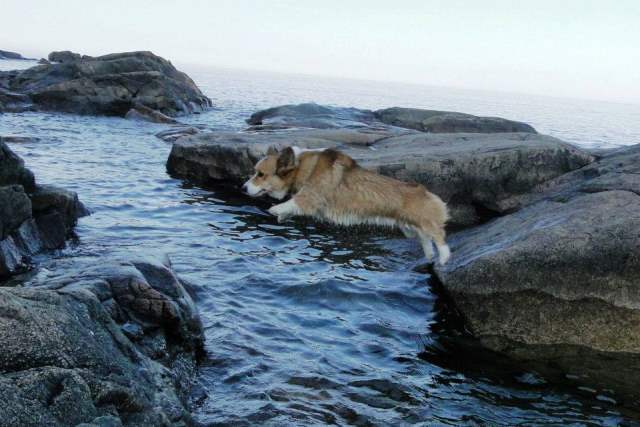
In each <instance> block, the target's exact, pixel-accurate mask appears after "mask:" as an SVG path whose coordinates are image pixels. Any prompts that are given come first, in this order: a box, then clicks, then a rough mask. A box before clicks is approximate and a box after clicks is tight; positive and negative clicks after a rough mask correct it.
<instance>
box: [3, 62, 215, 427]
mask: <svg viewBox="0 0 640 427" xmlns="http://www.w3.org/2000/svg"><path fill="white" fill-rule="evenodd" d="M52 59H55V60H57V61H59V63H58V64H48V65H40V66H36V67H32V68H30V69H27V70H24V71H17V72H5V73H0V112H2V110H3V109H4V111H25V110H33V109H36V108H37V109H44V110H55V111H67V112H76V113H92V114H93V113H96V114H111V113H115V112H116V111H115V110H110V108H111V106H113V105H116V104H117V105H120V106H122V110H121V111H125V110H126V109H127V108H129V107H131V108H129V110H128V111H129V113H130V112H131V111H134V109H137V110H140V111H141V112H142V113H143V114H146V115H149V116H152V117H155V118H158V117H166V116H164V115H163V114H162V113H160V112H159V111H157V110H155V109H152V108H151V107H150V106H149V105H151V106H153V107H154V108H158V109H160V110H164V111H165V112H167V113H171V114H182V113H188V112H194V111H198V110H200V109H202V108H206V107H207V106H209V105H210V101H209V100H208V98H206V97H204V96H202V94H201V93H200V92H199V90H198V89H197V88H196V87H195V85H194V84H193V82H192V81H191V80H190V79H189V78H188V77H187V76H186V75H184V74H182V73H179V72H178V71H177V70H175V69H174V68H173V67H172V66H171V65H170V63H168V61H165V60H163V59H161V58H159V57H155V56H154V55H152V54H150V53H132V54H114V55H107V56H106V57H100V58H95V59H94V58H86V57H82V58H78V57H73V56H72V57H71V58H65V56H64V55H54V58H52ZM159 65H160V66H162V67H163V71H162V72H163V73H164V74H161V73H160V72H158V71H155V70H154V68H157V67H158V66H159ZM136 68H148V70H147V71H144V72H143V71H139V70H137V69H136ZM107 72H108V73H111V72H113V73H116V74H113V75H107V74H105V73H107ZM77 73H80V76H79V75H78V74H77ZM70 76H72V77H73V78H72V79H70ZM56 79H58V80H59V81H54V80H56ZM125 81H126V82H129V83H131V82H133V83H132V84H133V85H135V84H138V83H139V84H141V86H140V87H139V88H138V90H137V91H136V93H135V94H132V93H131V92H129V95H130V96H129V95H127V94H126V93H124V92H123V93H112V92H113V90H115V89H114V87H115V86H113V85H122V84H123V82H125ZM136 82H137V83H136ZM127 84H128V83H127ZM185 85H187V86H188V85H192V86H193V87H192V89H193V90H192V91H191V92H188V91H186V92H184V93H183V92H181V91H182V90H183V89H184V86H185ZM8 87H10V88H11V90H7V88H8ZM15 89H19V90H20V92H13V90H15ZM129 89H130V88H127V90H129ZM83 91H84V92H83ZM94 91H97V92H99V94H98V95H96V96H92V95H91V94H92V93H95V92H94ZM100 91H102V93H100ZM47 94H48V95H47ZM72 94H73V96H72ZM111 95H114V96H118V97H119V100H115V98H113V97H110V96H111ZM7 99H10V100H12V102H13V101H16V103H10V104H9V108H6V107H7V104H6V103H4V104H3V102H4V101H6V100H7ZM58 101H60V102H58ZM125 107H126V108H125ZM27 140H29V139H28V138H25V137H14V136H11V137H0V284H1V283H2V281H3V280H7V279H8V278H10V277H11V276H16V275H20V274H21V273H24V272H26V271H27V270H29V269H30V268H31V267H32V262H31V259H32V257H33V256H34V255H35V254H37V253H40V252H42V251H47V250H52V249H59V248H62V247H64V246H65V244H66V240H67V239H68V238H69V237H71V236H72V235H73V229H74V226H75V225H76V222H77V220H78V218H80V217H82V216H85V215H88V214H89V211H88V210H87V209H86V208H85V207H84V205H83V204H82V203H81V202H80V201H79V199H78V196H77V194H76V193H74V192H71V191H67V190H65V189H62V188H58V187H54V186H51V185H43V184H40V183H37V182H36V179H35V177H34V174H33V173H32V172H31V171H30V170H29V169H28V168H26V167H25V164H24V161H23V160H22V159H21V158H20V157H19V156H17V155H16V154H15V153H14V152H13V151H12V150H11V149H10V148H9V146H8V145H7V144H12V143H22V142H25V141H27ZM71 263H72V266H70V267H69V268H68V269H65V271H67V273H66V274H64V275H57V276H56V275H55V274H53V273H52V275H49V273H50V272H48V271H47V270H44V271H40V272H38V273H37V274H36V275H35V276H34V277H32V278H28V276H26V275H25V278H23V279H22V280H21V281H20V282H18V281H15V280H14V281H12V282H10V283H12V284H15V283H20V285H19V286H13V287H9V286H4V287H0V345H2V347H3V352H2V355H1V356H0V397H1V398H2V400H3V404H2V405H1V408H0V425H2V426H16V425H21V426H41V425H51V426H58V425H60V426H66V425H82V426H121V425H158V426H186V425H193V424H194V422H193V420H192V419H191V416H190V412H189V405H188V398H189V393H190V390H191V386H192V385H193V383H194V381H195V377H196V369H197V364H198V360H199V359H200V358H201V356H202V354H203V351H204V350H203V342H204V335H203V330H202V325H201V322H200V318H199V315H198V312H197V310H196V308H195V305H194V302H193V298H192V293H191V291H192V290H191V289H188V287H187V286H186V285H185V283H184V282H182V281H181V280H180V279H179V278H178V277H177V276H176V275H175V273H174V272H173V270H172V269H171V264H170V262H169V260H168V259H164V260H161V261H157V260H149V259H140V258H139V257H137V256H133V255H132V256H121V257H114V258H110V259H101V260H100V262H99V263H96V261H95V260H93V259H88V260H85V259H82V258H80V259H75V258H74V259H72V261H71ZM7 283H9V282H7Z"/></svg>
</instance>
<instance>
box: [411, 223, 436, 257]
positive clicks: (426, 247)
mask: <svg viewBox="0 0 640 427" xmlns="http://www.w3.org/2000/svg"><path fill="white" fill-rule="evenodd" d="M415 235H416V236H417V237H418V240H419V241H420V244H421V245H422V250H423V251H424V256H425V257H426V258H427V261H429V262H430V261H431V260H432V259H433V255H434V254H433V242H432V240H431V236H429V235H428V234H427V233H425V232H424V231H422V230H419V231H417V232H416V233H415Z"/></svg>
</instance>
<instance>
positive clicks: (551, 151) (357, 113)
mask: <svg viewBox="0 0 640 427" xmlns="http://www.w3.org/2000/svg"><path fill="white" fill-rule="evenodd" d="M376 114H377V113H376ZM247 122H248V123H249V124H251V127H249V128H248V129H247V130H246V131H244V132H219V131H214V132H200V133H197V134H195V135H193V136H186V137H184V138H180V139H178V140H177V141H176V143H175V144H174V146H173V149H172V151H171V155H170V157H169V160H168V163H167V167H168V170H169V172H170V173H172V174H174V175H176V176H178V177H182V178H187V179H191V180H193V181H196V182H199V183H202V184H210V183H215V182H220V181H227V182H232V183H238V182H241V181H242V180H244V179H246V178H247V177H248V176H250V175H251V174H252V173H253V165H254V164H255V162H257V161H258V160H259V159H260V158H261V157H263V156H264V155H265V154H266V152H267V150H268V148H269V147H272V146H273V147H284V146H288V145H297V146H300V147H305V148H328V147H333V148H338V149H340V150H342V151H344V152H345V153H347V154H349V155H350V156H352V157H353V158H354V159H356V160H357V161H358V162H359V163H360V164H361V165H362V166H364V167H366V168H370V169H373V170H376V171H378V172H379V173H381V174H383V175H388V176H392V177H394V178H397V179H400V180H403V181H413V182H419V183H421V184H424V185H425V186H426V187H427V188H429V190H430V191H433V192H434V193H436V194H438V195H439V196H440V197H442V198H443V199H444V200H445V201H446V202H448V203H449V207H450V210H451V216H452V219H451V221H450V225H451V226H453V227H466V226H470V225H474V224H477V223H479V222H482V221H484V220H486V219H487V218H490V217H492V216H497V215H501V214H504V213H506V212H508V211H510V210H513V209H514V205H515V203H514V202H512V201H511V199H512V198H513V197H515V196H518V195H521V194H526V193H528V192H530V191H532V190H533V189H534V188H535V187H536V186H538V185H540V184H542V183H544V182H546V181H548V180H550V179H553V178H556V177H558V176H560V175H563V174H564V173H566V172H570V171H572V170H575V169H577V168H580V167H582V166H584V165H587V164H589V163H590V162H592V161H593V159H594V157H593V156H592V155H591V154H589V153H587V152H584V151H582V150H580V149H578V148H576V147H573V146H571V145H569V144H566V143H564V142H562V141H560V140H558V139H556V138H552V137H549V136H545V135H539V134H537V133H531V132H515V133H514V132H498V133H437V134H434V133H428V132H419V131H416V130H414V129H406V128H401V127H398V126H392V125H389V124H386V123H382V122H380V121H378V120H377V119H376V117H375V114H374V113H372V112H370V111H366V110H357V109H353V108H335V107H324V106H319V105H316V104H300V105H297V106H282V107H275V108H272V109H268V110H264V111H260V112H257V113H255V114H253V115H252V116H251V118H249V120H247ZM314 126H315V127H314ZM534 132H535V131H534Z"/></svg>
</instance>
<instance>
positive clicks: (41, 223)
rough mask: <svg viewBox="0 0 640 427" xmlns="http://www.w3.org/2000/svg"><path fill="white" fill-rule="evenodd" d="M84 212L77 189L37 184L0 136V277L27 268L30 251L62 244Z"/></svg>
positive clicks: (35, 251)
mask: <svg viewBox="0 0 640 427" xmlns="http://www.w3.org/2000/svg"><path fill="white" fill-rule="evenodd" d="M87 214H88V211H87V210H86V208H85V207H84V206H83V205H82V203H80V201H79V200H78V196H77V194H76V193H74V192H71V191H67V190H64V189H61V188H57V187H54V186H50V185H36V182H35V178H34V176H33V173H31V171H30V170H29V169H27V168H26V167H25V166H24V162H23V161H22V159H21V158H20V157H18V156H17V155H16V154H15V153H14V152H13V151H11V150H10V149H9V147H8V146H7V145H6V144H5V142H4V140H3V138H2V137H0V279H3V278H6V277H8V276H11V275H14V274H16V273H20V272H22V271H24V270H26V269H27V268H28V267H29V263H30V256H31V255H34V254H36V253H37V252H39V251H41V250H43V249H57V248H61V247H63V246H64V245H65V240H66V239H67V237H68V236H69V234H70V233H71V231H72V230H73V227H74V226H75V224H76V222H77V219H78V218H79V217H81V216H84V215H87Z"/></svg>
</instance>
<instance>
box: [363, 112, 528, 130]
mask: <svg viewBox="0 0 640 427" xmlns="http://www.w3.org/2000/svg"><path fill="white" fill-rule="evenodd" d="M375 117H376V118H377V119H379V120H380V121H381V122H383V123H386V124H389V125H393V126H399V127H403V128H408V129H415V130H419V131H421V132H430V133H457V132H465V133H500V132H525V133H536V130H535V129H534V128H533V127H532V126H530V125H528V124H526V123H522V122H516V121H513V120H507V119H502V118H500V117H478V116H473V115H471V114H464V113H456V112H451V111H437V110H420V109H417V108H399V107H393V108H386V109H383V110H378V111H376V112H375Z"/></svg>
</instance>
